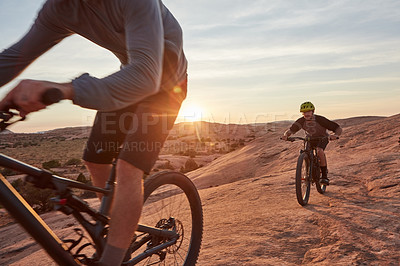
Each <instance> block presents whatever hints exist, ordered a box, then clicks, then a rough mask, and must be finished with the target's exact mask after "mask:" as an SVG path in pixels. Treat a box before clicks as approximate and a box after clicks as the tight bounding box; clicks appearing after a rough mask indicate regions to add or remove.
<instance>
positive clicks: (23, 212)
mask: <svg viewBox="0 0 400 266" xmlns="http://www.w3.org/2000/svg"><path fill="white" fill-rule="evenodd" d="M115 165H116V163H115V162H114V163H113V167H112V171H111V173H110V177H109V179H108V181H107V184H106V187H105V188H104V189H103V188H99V187H94V186H89V185H86V184H83V183H81V182H78V181H74V180H70V179H67V178H63V177H60V176H57V175H53V174H52V173H50V172H48V171H45V170H42V169H39V168H36V167H34V166H31V165H28V164H25V163H23V162H21V161H18V160H15V159H13V158H10V157H8V156H6V155H4V154H0V166H2V167H5V168H9V169H12V170H15V171H18V172H21V173H24V174H27V178H26V180H27V181H28V182H30V183H33V184H34V185H35V186H37V187H39V188H52V189H55V190H56V191H57V194H58V197H57V199H56V200H55V204H56V206H57V209H58V210H60V211H62V212H64V213H65V214H67V215H69V214H72V215H73V216H74V217H75V219H76V220H77V221H78V222H79V223H80V224H81V225H82V226H83V227H84V229H85V230H86V231H87V232H88V234H89V235H90V237H91V238H92V241H93V242H94V243H95V248H96V252H97V254H101V253H102V251H103V248H104V245H105V242H106V240H105V238H104V230H105V227H106V225H107V224H108V221H109V218H108V213H109V211H110V207H111V203H112V199H113V194H114V184H115ZM70 188H78V189H82V190H87V191H93V192H98V193H102V194H103V198H102V201H101V205H100V209H99V211H96V210H94V209H92V208H91V207H89V205H88V204H87V203H86V202H85V201H83V200H81V199H80V198H78V197H77V196H75V195H73V194H72V193H71V191H70ZM64 197H65V198H64ZM0 203H1V204H2V205H3V206H4V207H5V208H6V209H7V211H8V212H9V213H10V214H11V215H12V216H13V217H14V219H15V220H16V221H17V222H18V223H19V224H20V225H22V226H23V227H24V229H25V230H26V231H27V232H28V233H29V234H30V235H31V236H32V237H33V238H34V239H35V240H36V241H37V242H38V243H39V244H40V245H41V246H42V247H43V248H44V249H45V250H46V252H47V253H48V254H49V255H50V256H51V257H52V258H53V259H54V260H55V261H56V262H57V263H58V264H59V265H77V264H80V263H79V261H78V260H77V259H75V258H74V256H73V255H72V254H71V253H70V252H69V250H68V247H67V245H66V244H65V243H63V241H62V240H60V239H59V238H58V237H57V236H56V234H55V233H54V232H53V231H52V230H51V229H50V228H49V227H48V226H47V224H46V223H45V222H44V221H43V220H42V219H41V218H40V216H39V215H38V214H37V213H36V212H35V211H34V210H33V208H32V207H31V206H30V205H29V204H28V203H27V202H26V201H25V200H24V199H23V197H22V196H21V195H20V194H19V193H18V192H17V191H16V190H15V189H14V188H13V187H12V186H11V184H10V183H9V182H8V181H7V180H6V178H5V177H3V176H2V175H0ZM82 213H87V214H89V215H90V216H91V217H92V218H93V219H94V221H95V223H91V222H89V221H88V220H86V219H85V218H84V216H83V215H82ZM136 231H137V232H142V233H148V234H150V236H149V237H151V236H157V237H163V238H165V239H168V241H166V242H165V243H162V244H160V245H158V246H155V247H153V248H151V249H148V250H146V251H145V252H143V253H141V254H139V255H137V256H136V257H135V258H133V259H131V260H130V261H128V262H125V263H124V264H123V265H134V264H136V263H138V262H140V261H141V260H143V259H145V258H146V257H149V256H151V255H153V254H155V253H157V252H159V251H161V250H163V249H165V248H166V247H168V246H171V245H173V244H175V243H176V241H177V239H178V234H177V233H176V232H175V231H174V230H172V231H170V230H163V229H160V228H156V227H149V226H145V225H140V224H139V225H138V229H137V230H136ZM144 243H145V242H140V243H136V242H134V243H133V246H132V247H131V250H136V249H138V248H140V246H142V245H143V244H144Z"/></svg>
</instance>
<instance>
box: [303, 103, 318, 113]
mask: <svg viewBox="0 0 400 266" xmlns="http://www.w3.org/2000/svg"><path fill="white" fill-rule="evenodd" d="M314 110H315V106H314V104H312V103H311V102H305V103H302V104H301V105H300V112H302V113H304V112H308V111H314Z"/></svg>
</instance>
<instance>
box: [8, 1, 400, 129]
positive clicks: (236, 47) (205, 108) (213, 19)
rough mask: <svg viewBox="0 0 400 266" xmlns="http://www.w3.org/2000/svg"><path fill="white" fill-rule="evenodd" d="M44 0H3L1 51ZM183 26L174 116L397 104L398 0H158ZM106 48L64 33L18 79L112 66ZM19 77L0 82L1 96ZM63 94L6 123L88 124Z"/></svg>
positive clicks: (226, 119)
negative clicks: (184, 74) (184, 77)
mask: <svg viewBox="0 0 400 266" xmlns="http://www.w3.org/2000/svg"><path fill="white" fill-rule="evenodd" d="M42 4H43V0H1V1H0V36H1V38H0V50H3V49H5V48H7V47H8V46H9V45H11V44H12V43H14V42H16V41H17V40H18V39H19V38H20V37H21V36H22V35H23V34H24V33H25V32H26V31H27V30H28V28H29V26H30V25H31V24H32V22H33V20H34V18H35V16H36V14H37V11H38V10H39V9H40V7H41V5H42ZM164 4H165V5H166V6H167V7H168V8H169V9H170V11H171V12H172V13H173V14H174V15H175V17H176V18H177V19H178V21H179V22H180V24H181V26H182V28H183V31H184V49H185V53H186V56H187V58H188V61H189V69H188V74H189V92H188V97H187V99H186V100H185V102H184V104H183V105H182V109H181V112H180V114H179V117H178V120H177V121H180V122H181V121H191V120H197V119H201V120H205V121H209V122H220V123H264V122H272V121H280V120H294V119H296V118H298V117H299V116H300V113H299V106H300V104H301V103H302V102H304V101H311V102H313V103H314V105H315V106H316V113H318V114H321V115H324V116H326V117H328V118H330V119H339V118H347V117H354V116H369V115H380V116H390V115H394V114H397V113H400V108H399V102H400V1H398V0H380V1H378V0H359V1H358V0H335V1H324V0H296V1H288V0H247V1H243V0H241V1H239V0H229V1H228V0H190V1H189V0H164ZM118 68H119V62H118V60H117V59H116V58H115V57H114V56H113V55H112V54H111V53H110V52H108V51H107V50H104V49H103V48H99V47H97V46H96V45H94V44H92V43H90V42H89V41H87V40H85V39H83V38H82V37H79V36H72V37H69V38H67V39H65V40H64V41H63V42H61V43H60V44H59V45H57V46H56V47H54V48H53V49H52V50H50V51H49V52H47V53H46V54H45V55H43V56H42V57H41V58H40V59H38V60H37V61H35V62H34V63H33V64H32V65H31V66H30V67H29V68H28V69H27V70H26V71H25V72H24V73H23V74H22V75H21V76H19V77H18V80H20V79H26V78H29V79H45V80H51V81H56V82H67V81H70V80H72V79H73V78H74V77H77V76H79V75H80V74H82V73H85V72H88V73H90V74H91V75H94V76H96V77H99V78H101V77H104V76H106V75H109V74H111V73H113V72H115V71H118ZM16 82H17V81H14V82H12V83H9V84H7V85H6V86H4V87H3V88H1V91H0V96H3V95H4V94H5V93H6V92H7V90H9V89H10V88H11V87H12V86H14V85H15V84H16ZM94 115H95V112H94V111H93V110H88V109H83V108H80V107H78V106H74V105H72V103H71V102H69V101H64V102H62V103H59V104H56V105H53V106H50V107H48V108H47V109H46V110H43V111H40V112H37V113H34V114H30V115H29V116H28V120H27V121H25V122H23V123H19V124H18V125H16V126H13V127H12V128H10V129H11V130H12V131H15V132H36V131H42V130H48V129H52V128H59V127H66V126H80V125H91V123H92V122H93V118H94Z"/></svg>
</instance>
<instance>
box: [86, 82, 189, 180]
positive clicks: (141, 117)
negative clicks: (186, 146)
mask: <svg viewBox="0 0 400 266" xmlns="http://www.w3.org/2000/svg"><path fill="white" fill-rule="evenodd" d="M186 90H187V80H185V81H184V82H182V83H181V84H179V86H177V87H174V89H171V90H170V91H161V92H159V93H158V94H155V95H152V96H150V97H148V98H146V99H144V100H143V101H141V102H139V103H137V104H134V105H132V106H128V107H126V108H124V109H121V110H118V111H113V112H100V111H99V112H97V114H96V118H95V121H94V124H93V128H92V131H91V133H90V137H89V140H88V142H87V145H86V149H85V151H84V154H83V159H84V160H85V161H87V162H92V163H98V164H110V163H111V162H112V161H113V159H114V158H116V157H117V156H118V158H119V159H123V160H125V161H127V162H128V163H130V164H132V165H133V166H135V167H137V168H139V169H141V170H143V171H144V172H145V173H147V174H148V173H149V172H150V170H151V168H152V167H153V166H154V164H155V162H156V160H157V158H158V154H159V153H160V151H161V148H162V146H163V144H164V141H165V139H166V138H167V136H168V133H169V130H170V129H171V128H172V127H173V125H174V122H175V119H176V117H177V115H178V112H179V109H180V106H181V104H182V101H183V100H184V99H185V97H186ZM118 150H119V154H118Z"/></svg>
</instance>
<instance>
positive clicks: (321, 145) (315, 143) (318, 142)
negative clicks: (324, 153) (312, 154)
mask: <svg viewBox="0 0 400 266" xmlns="http://www.w3.org/2000/svg"><path fill="white" fill-rule="evenodd" d="M311 142H312V143H311V145H312V146H314V147H315V146H316V147H318V148H321V149H323V150H325V149H326V146H327V145H328V143H329V140H328V138H323V139H320V140H313V141H311Z"/></svg>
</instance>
